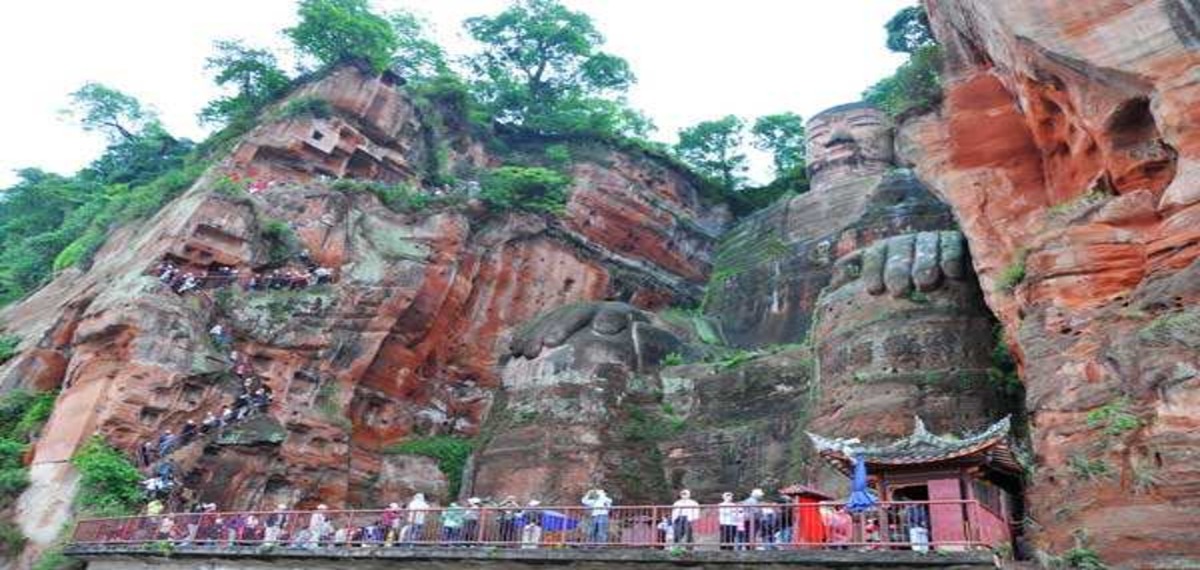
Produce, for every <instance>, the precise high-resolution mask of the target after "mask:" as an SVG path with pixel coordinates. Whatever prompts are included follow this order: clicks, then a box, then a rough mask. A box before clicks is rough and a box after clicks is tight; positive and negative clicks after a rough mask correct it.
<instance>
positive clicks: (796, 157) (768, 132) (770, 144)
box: [750, 113, 804, 178]
mask: <svg viewBox="0 0 1200 570" xmlns="http://www.w3.org/2000/svg"><path fill="white" fill-rule="evenodd" d="M750 134H751V135H753V144H754V147H755V148H757V149H759V150H762V151H766V152H769V153H771V159H772V160H773V161H774V163H775V176H776V177H777V178H780V177H784V176H787V175H788V174H789V173H791V172H793V171H795V170H796V169H797V168H804V119H802V118H801V117H800V115H797V114H795V113H777V114H774V115H763V116H762V117H759V118H758V119H756V120H755V121H754V126H752V127H750Z"/></svg>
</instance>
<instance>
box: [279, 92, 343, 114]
mask: <svg viewBox="0 0 1200 570" xmlns="http://www.w3.org/2000/svg"><path fill="white" fill-rule="evenodd" d="M279 116H280V118H283V119H295V118H298V117H313V118H314V119H328V118H329V117H331V116H333V107H332V106H331V105H330V104H329V101H326V100H324V99H322V98H320V97H314V96H312V95H306V96H304V97H296V98H295V99H292V100H291V101H288V102H287V103H286V104H284V105H283V108H282V109H280V110H279Z"/></svg>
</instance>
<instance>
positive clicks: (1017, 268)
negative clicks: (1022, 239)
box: [996, 247, 1029, 293]
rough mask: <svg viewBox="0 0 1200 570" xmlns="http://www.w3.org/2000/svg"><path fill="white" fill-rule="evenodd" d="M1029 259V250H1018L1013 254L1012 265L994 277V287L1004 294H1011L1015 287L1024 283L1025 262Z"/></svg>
mask: <svg viewBox="0 0 1200 570" xmlns="http://www.w3.org/2000/svg"><path fill="white" fill-rule="evenodd" d="M1028 258H1029V250H1027V249H1025V248H1023V247H1022V248H1018V249H1017V251H1015V252H1013V259H1012V263H1009V264H1008V266H1007V267H1005V268H1004V269H1002V270H1000V275H998V276H997V277H996V287H997V288H999V289H1000V290H1001V291H1004V292H1006V293H1012V292H1013V290H1014V289H1016V288H1017V285H1020V284H1021V283H1022V282H1023V281H1025V261H1026V260H1027V259H1028Z"/></svg>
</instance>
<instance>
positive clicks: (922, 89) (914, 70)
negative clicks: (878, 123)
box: [863, 45, 942, 116]
mask: <svg viewBox="0 0 1200 570" xmlns="http://www.w3.org/2000/svg"><path fill="white" fill-rule="evenodd" d="M941 66H942V50H941V48H940V47H939V46H937V45H931V46H925V47H923V48H921V49H918V50H917V51H915V52H913V54H912V56H911V57H909V59H908V61H906V62H904V63H903V64H902V65H901V66H900V67H899V68H898V69H896V73H894V74H893V75H892V76H891V77H885V78H883V79H881V80H880V81H879V82H878V83H876V84H874V85H872V86H871V87H869V88H867V90H866V91H864V92H863V100H864V101H867V102H868V103H871V104H872V105H875V106H876V107H879V108H880V109H882V110H884V111H886V112H887V113H888V114H889V115H892V116H896V115H899V114H901V113H903V112H905V111H907V110H909V109H917V108H922V107H928V106H930V105H933V104H935V103H937V102H938V101H940V100H941V98H942V82H941V75H940V73H939V70H940V69H941Z"/></svg>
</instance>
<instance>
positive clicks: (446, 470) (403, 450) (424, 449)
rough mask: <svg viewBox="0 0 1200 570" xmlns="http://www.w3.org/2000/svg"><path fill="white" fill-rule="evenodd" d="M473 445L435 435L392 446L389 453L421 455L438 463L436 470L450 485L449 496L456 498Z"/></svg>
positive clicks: (468, 441) (461, 440)
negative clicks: (443, 475) (444, 476)
mask: <svg viewBox="0 0 1200 570" xmlns="http://www.w3.org/2000/svg"><path fill="white" fill-rule="evenodd" d="M474 448H475V445H474V444H473V443H472V442H471V440H469V439H463V438H461V437H453V436H449V435H435V436H430V437H424V438H420V439H413V440H409V441H405V442H403V443H398V444H396V445H393V446H392V447H390V448H389V449H388V452H389V453H397V454H408V455H422V456H425V457H431V458H433V459H436V460H437V462H438V470H439V471H441V472H442V473H443V474H445V475H446V479H447V481H448V482H449V484H450V489H449V496H451V497H456V496H458V490H459V489H460V488H461V487H462V477H463V471H464V470H465V469H466V468H467V459H468V458H469V457H471V451H472V450H474Z"/></svg>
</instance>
